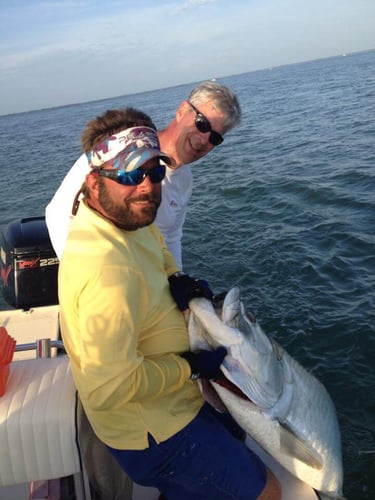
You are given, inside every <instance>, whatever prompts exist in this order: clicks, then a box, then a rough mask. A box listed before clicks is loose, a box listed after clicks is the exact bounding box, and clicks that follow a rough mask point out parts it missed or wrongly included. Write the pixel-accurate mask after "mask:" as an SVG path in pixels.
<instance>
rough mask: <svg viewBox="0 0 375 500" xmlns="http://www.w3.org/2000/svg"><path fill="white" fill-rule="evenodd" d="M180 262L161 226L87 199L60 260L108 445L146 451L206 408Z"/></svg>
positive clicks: (83, 393)
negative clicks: (114, 213)
mask: <svg viewBox="0 0 375 500" xmlns="http://www.w3.org/2000/svg"><path fill="white" fill-rule="evenodd" d="M177 270H178V269H177V266H176V264H175V261H174V259H173V257H172V255H171V254H170V252H168V250H167V248H166V246H165V243H164V240H163V237H162V235H161V233H160V232H159V230H158V229H157V227H156V226H155V225H153V224H152V225H150V226H147V227H144V228H141V229H138V230H136V231H124V230H122V229H119V228H118V227H116V226H114V225H113V224H112V223H111V222H109V221H108V220H106V219H104V218H103V217H101V216H100V215H99V214H97V213H96V212H94V211H92V210H91V209H90V208H88V207H87V206H86V205H85V204H84V203H83V202H81V204H80V208H79V211H78V213H77V215H76V217H75V218H74V221H73V223H72V226H71V229H70V233H69V237H68V241H67V244H66V248H65V250H64V254H63V257H62V260H61V263H60V268H59V283H58V289H59V301H60V322H61V331H62V337H63V340H64V345H65V347H66V350H67V352H68V355H69V357H70V361H71V367H72V374H73V378H74V381H75V384H76V387H77V390H78V392H79V395H80V398H81V400H82V404H83V406H84V408H85V411H86V414H87V416H88V419H89V420H90V423H91V425H92V427H93V429H94V431H95V433H96V434H97V436H98V437H99V439H101V440H102V441H103V442H104V443H106V444H107V445H109V446H111V447H113V448H117V449H144V448H146V447H147V446H148V440H147V434H148V433H150V434H151V435H152V436H153V437H154V438H155V440H156V441H157V442H160V441H164V440H166V439H168V438H169V437H171V436H172V435H173V434H175V433H176V432H178V431H179V430H181V429H182V428H183V427H185V426H186V425H187V424H188V423H189V422H190V421H191V420H192V419H193V418H194V417H195V415H196V414H197V413H198V411H199V409H200V408H201V406H202V404H203V399H202V396H201V394H200V391H199V389H198V386H197V384H196V382H192V381H190V380H189V376H190V367H189V365H188V363H187V362H186V361H185V360H184V359H182V358H181V357H180V356H177V355H176V353H179V352H183V351H186V350H188V349H189V343H188V334H187V329H186V325H185V321H184V317H183V315H182V313H181V312H180V311H179V310H178V308H177V307H176V305H175V303H174V300H173V298H172V297H171V294H170V291H169V283H168V279H167V277H168V276H169V275H170V274H172V273H174V272H176V271H177Z"/></svg>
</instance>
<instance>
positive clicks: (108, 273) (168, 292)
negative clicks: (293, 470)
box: [58, 108, 279, 500]
mask: <svg viewBox="0 0 375 500" xmlns="http://www.w3.org/2000/svg"><path fill="white" fill-rule="evenodd" d="M126 120H128V122H127V121H126ZM125 123H128V125H127V127H124V124H125ZM119 128H120V129H119ZM81 142H82V146H83V149H84V151H85V153H86V154H87V158H88V161H89V164H90V167H91V171H90V173H89V174H88V175H87V176H86V181H85V184H84V186H83V194H84V197H83V199H82V200H81V202H80V203H79V206H78V210H77V215H76V217H75V218H74V220H73V222H72V225H71V229H70V232H69V236H68V240H67V244H66V247H65V250H64V253H63V256H62V259H61V264H60V269H59V284H58V289H59V300H60V321H61V331H62V337H63V340H64V345H65V348H66V350H67V352H68V355H69V357H70V360H71V367H72V373H73V378H74V381H75V384H76V387H77V390H78V392H79V395H80V399H81V401H82V405H83V407H84V409H85V412H86V414H87V417H88V419H89V421H90V423H91V426H92V428H93V430H94V432H95V434H96V435H97V436H98V438H99V439H100V440H101V441H102V442H103V443H104V444H105V445H106V446H107V447H108V449H109V450H110V452H111V453H112V454H113V455H114V457H115V458H116V460H117V461H118V462H119V464H120V465H121V467H122V468H123V469H124V470H125V471H126V472H127V473H128V475H129V476H130V477H131V478H132V479H133V480H134V481H136V482H138V483H139V484H143V485H149V486H154V487H156V488H158V489H159V490H160V491H161V492H162V493H163V494H164V495H165V496H166V498H167V499H168V500H172V499H176V500H177V499H178V500H184V499H186V500H188V499H189V500H191V499H199V498H202V499H203V498H204V499H218V500H219V499H221V498H222V499H226V498H228V499H229V498H239V499H242V498H243V499H245V498H246V499H251V498H254V499H256V498H258V497H259V495H260V494H262V497H259V498H265V497H263V494H264V492H265V491H266V490H267V486H266V487H265V484H266V477H267V470H266V468H265V466H264V465H263V463H262V462H261V461H260V460H259V459H258V457H256V456H255V455H254V454H253V453H251V452H250V451H249V450H247V449H246V448H245V446H244V445H243V443H242V442H240V441H239V440H238V439H236V438H235V437H233V435H232V434H231V432H229V431H228V430H227V428H226V427H225V426H224V425H223V424H222V423H221V422H220V419H219V418H218V417H217V415H216V414H215V411H213V410H212V409H210V408H209V407H208V405H206V404H204V401H203V399H202V396H201V393H200V391H199V388H198V385H197V382H196V381H195V379H196V378H199V377H200V378H206V379H215V378H219V377H220V376H221V372H220V365H221V363H222V360H223V358H224V356H225V354H226V352H225V349H223V348H219V349H218V350H216V351H213V352H211V351H201V352H196V353H193V352H189V344H188V335H187V329H186V325H185V321H184V316H183V314H182V313H181V311H180V309H184V308H185V307H186V305H187V303H188V300H189V299H190V298H192V297H194V296H202V295H203V296H206V297H210V296H211V295H212V292H211V291H210V290H209V287H208V285H207V283H206V282H204V281H203V280H195V279H193V278H190V277H189V276H187V275H182V276H180V275H179V274H180V273H179V269H178V268H177V266H176V263H175V261H174V259H173V257H172V255H171V254H170V252H169V251H168V250H167V248H166V245H165V242H164V239H163V237H162V236H161V233H160V232H159V230H158V229H157V227H156V226H155V224H153V221H154V219H155V216H156V212H157V209H158V206H159V204H160V200H161V181H162V179H163V177H164V175H165V164H171V163H172V162H173V160H172V159H171V158H169V157H168V156H167V155H165V154H163V153H161V152H160V147H159V141H158V138H157V134H156V131H155V126H154V125H153V123H152V121H151V120H150V119H149V117H147V115H144V114H143V113H141V112H139V111H137V110H134V109H132V108H127V109H125V110H114V111H113V110H112V111H107V112H106V113H104V115H102V116H100V117H97V118H96V119H94V120H92V121H91V122H89V124H88V125H87V127H86V129H85V130H84V132H83V134H82V138H81ZM160 161H162V162H163V164H161V163H160ZM177 306H178V307H177ZM220 455H221V458H220ZM267 485H268V483H267ZM262 491H263V493H261V492H262ZM233 495H234V496H233ZM270 498H271V497H270ZM273 498H279V497H278V496H274V497H273Z"/></svg>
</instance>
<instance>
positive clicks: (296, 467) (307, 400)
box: [188, 288, 343, 499]
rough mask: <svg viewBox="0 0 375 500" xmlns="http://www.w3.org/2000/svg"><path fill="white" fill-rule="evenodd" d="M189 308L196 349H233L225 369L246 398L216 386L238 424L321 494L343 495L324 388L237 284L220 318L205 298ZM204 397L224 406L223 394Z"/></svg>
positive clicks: (334, 426) (336, 438) (337, 443)
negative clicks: (249, 308) (269, 332)
mask: <svg viewBox="0 0 375 500" xmlns="http://www.w3.org/2000/svg"><path fill="white" fill-rule="evenodd" d="M189 307H190V316H189V324H188V330H189V338H190V346H191V349H192V350H195V349H212V348H216V347H217V346H219V345H222V346H225V347H226V348H227V350H228V355H227V356H226V357H225V359H224V362H223V364H222V371H223V373H224V375H225V377H226V378H227V379H228V380H229V381H230V382H232V383H233V384H234V385H235V386H237V387H238V388H239V389H240V390H241V391H242V393H243V394H244V395H246V396H247V398H248V399H244V398H243V397H240V396H239V395H238V394H235V393H234V392H232V391H231V390H229V389H228V388H227V387H224V386H222V385H220V384H219V383H217V382H211V383H212V386H213V387H214V389H215V391H216V393H217V395H218V396H219V397H220V399H221V401H222V403H224V405H225V407H226V408H227V410H228V411H229V412H230V413H231V415H232V416H233V417H234V418H235V420H236V421H237V422H238V424H239V425H240V426H241V427H242V428H243V429H244V430H245V431H246V432H247V433H248V434H249V435H250V436H252V438H254V439H255V440H256V441H257V442H258V443H259V444H260V445H261V446H262V447H263V448H264V449H265V450H266V451H267V452H268V453H269V454H270V455H271V456H272V457H273V458H274V459H276V460H277V461H278V462H279V463H280V464H281V465H282V466H284V467H285V468H286V469H287V470H289V471H290V472H291V473H292V474H294V475H295V476H297V477H298V478H299V479H301V480H302V481H304V482H305V483H307V484H309V485H310V486H311V487H312V488H314V489H315V490H317V491H318V492H319V494H320V496H321V498H330V499H339V498H342V497H341V495H342V483H343V468H342V456H341V440H340V431H339V426H338V421H337V416H336V411H335V407H334V405H333V402H332V400H331V398H330V396H329V394H328V393H327V391H326V389H325V388H324V386H323V385H322V384H321V383H320V382H319V381H318V380H317V379H316V378H315V377H314V376H312V375H311V374H310V373H308V372H307V371H306V370H305V369H304V368H303V367H302V366H301V365H300V364H299V363H297V361H295V360H294V359H293V358H292V357H291V356H290V355H289V354H288V353H287V352H286V351H285V350H284V349H282V348H281V347H280V346H279V345H278V344H277V343H276V342H275V341H274V340H271V339H270V338H268V337H267V336H266V334H265V333H264V332H263V330H262V329H261V327H260V325H259V324H258V323H257V322H256V321H255V319H254V318H251V319H250V317H249V315H248V314H247V312H246V311H245V309H244V306H243V303H242V302H241V300H240V292H239V289H238V288H232V289H231V290H230V291H229V292H228V293H227V294H226V296H225V299H224V303H223V306H222V311H221V317H220V315H218V314H217V312H216V311H215V309H214V307H213V305H212V303H211V302H210V301H208V300H206V299H204V298H197V299H193V300H191V301H190V303H189ZM202 392H203V393H204V394H205V391H202ZM206 399H208V400H209V402H211V404H213V405H214V406H216V407H218V408H219V406H220V403H219V402H218V398H217V400H215V398H213V397H212V394H211V395H209V396H208V397H207V398H206ZM219 409H220V408H219Z"/></svg>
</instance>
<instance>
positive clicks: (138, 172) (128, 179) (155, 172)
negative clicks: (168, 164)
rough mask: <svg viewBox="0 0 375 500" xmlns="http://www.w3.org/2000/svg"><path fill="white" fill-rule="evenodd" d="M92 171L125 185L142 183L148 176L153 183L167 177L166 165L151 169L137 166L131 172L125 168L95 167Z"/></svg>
mask: <svg viewBox="0 0 375 500" xmlns="http://www.w3.org/2000/svg"><path fill="white" fill-rule="evenodd" d="M92 172H94V173H97V174H98V175H99V176H100V177H107V179H111V180H112V181H115V182H117V183H118V184H122V185H123V186H137V185H138V184H141V183H142V182H143V181H144V180H145V179H146V177H147V176H148V177H149V178H150V181H151V182H152V183H153V184H157V183H158V182H161V181H162V180H163V179H164V177H165V165H158V166H157V167H153V168H150V169H149V170H144V169H142V168H135V169H134V170H130V172H125V170H104V169H102V168H94V169H93V170H92Z"/></svg>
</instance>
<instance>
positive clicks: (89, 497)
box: [0, 217, 319, 500]
mask: <svg viewBox="0 0 375 500" xmlns="http://www.w3.org/2000/svg"><path fill="white" fill-rule="evenodd" d="M58 265H59V261H58V259H57V257H56V254H55V253H54V251H53V248H52V245H51V242H50V240H49V236H48V231H47V227H46V224H45V219H44V217H32V218H26V219H21V220H17V221H13V222H11V223H9V224H8V225H7V226H6V227H5V228H4V230H3V232H2V244H1V280H2V292H3V297H4V300H5V301H6V303H7V304H8V305H9V306H10V308H8V309H3V310H1V311H0V328H2V329H3V332H4V331H6V333H7V335H8V336H9V337H10V338H12V339H15V340H16V346H15V351H14V355H13V360H12V362H11V363H10V365H9V374H7V375H6V376H4V375H3V381H2V383H3V391H2V392H3V394H2V395H1V392H0V447H1V450H2V453H1V454H0V498H1V499H4V500H27V499H33V500H35V499H40V498H49V499H51V500H52V499H53V500H59V499H67V500H68V499H70V500H71V499H77V500H94V499H95V493H94V492H95V488H93V484H94V482H95V477H94V475H95V471H93V469H92V464H90V463H89V462H90V461H89V460H87V456H86V455H85V438H84V437H83V436H84V435H86V436H87V435H89V436H90V439H95V438H96V437H95V435H94V433H93V432H92V430H91V428H90V426H89V424H88V422H87V419H85V415H84V412H83V409H82V407H81V405H80V403H79V399H78V397H77V391H76V389H75V386H74V383H73V379H72V376H71V371H70V365H69V358H68V356H67V355H66V353H65V351H64V346H63V342H62V341H61V337H60V330H59V318H58V316H59V305H58V298H57V271H58ZM0 389H1V384H0ZM98 443H100V442H99V441H98ZM246 445H247V446H248V447H249V448H250V449H252V450H254V451H255V452H256V453H257V454H258V455H259V456H260V457H261V458H262V460H263V461H264V462H265V463H266V464H267V465H268V466H269V467H270V468H271V469H272V471H273V472H274V474H275V475H276V477H277V478H278V479H279V481H280V483H281V486H282V499H283V500H296V499H299V500H316V499H318V498H319V496H318V494H317V493H316V492H315V491H314V490H313V489H312V488H311V487H310V486H309V485H307V484H305V483H303V482H302V481H300V480H299V479H298V478H296V477H295V476H293V475H292V474H291V473H289V472H288V471H287V470H286V469H284V468H283V467H282V466H281V465H279V464H278V463H277V462H276V461H275V460H274V459H273V458H272V457H271V456H270V455H268V454H267V453H266V452H265V451H264V450H263V449H262V448H261V447H260V446H259V445H258V444H257V443H256V442H255V441H254V440H253V439H251V438H250V437H249V436H248V437H247V439H246ZM107 453H108V452H107ZM108 455H109V454H108ZM111 472H112V473H116V471H115V468H114V467H112V465H111ZM121 473H122V472H120V474H121ZM122 474H124V473H122ZM122 484H125V489H126V493H124V495H123V496H122V498H123V500H157V499H158V498H159V492H158V491H157V490H155V489H154V488H146V487H142V486H140V485H137V484H132V482H131V481H130V479H129V478H126V480H124V481H123V483H122ZM96 488H97V486H96ZM106 495H107V496H106ZM106 495H104V494H103V496H102V497H101V498H115V497H114V496H110V494H108V493H107V494H106ZM116 498H118V497H116ZM192 500H193V499H192Z"/></svg>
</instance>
